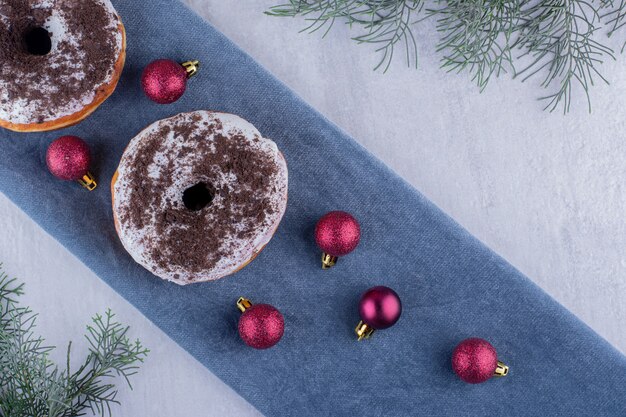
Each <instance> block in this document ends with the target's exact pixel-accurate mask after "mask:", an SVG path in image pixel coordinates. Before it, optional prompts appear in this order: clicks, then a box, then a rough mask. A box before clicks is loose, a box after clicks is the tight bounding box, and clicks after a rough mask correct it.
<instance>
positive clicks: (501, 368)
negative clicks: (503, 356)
mask: <svg viewBox="0 0 626 417" xmlns="http://www.w3.org/2000/svg"><path fill="white" fill-rule="evenodd" d="M508 374H509V367H508V366H507V365H505V364H504V363H502V362H500V361H498V366H496V370H495V371H494V373H493V376H497V377H502V376H507V375H508Z"/></svg>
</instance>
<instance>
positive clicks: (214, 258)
mask: <svg viewBox="0 0 626 417" xmlns="http://www.w3.org/2000/svg"><path fill="white" fill-rule="evenodd" d="M111 192H112V195H113V216H114V219H115V226H116V229H117V232H118V235H119V237H120V240H121V241H122V244H123V245H124V247H125V248H126V250H127V251H128V252H129V253H130V255H131V256H132V257H133V258H134V259H135V261H137V262H138V263H139V264H141V265H143V266H144V267H145V268H146V269H148V270H149V271H151V272H152V273H153V274H155V275H157V276H159V277H160V278H163V279H166V280H169V281H173V282H175V283H177V284H181V285H185V284H189V283H194V282H202V281H212V280H216V279H218V278H221V277H224V276H226V275H229V274H232V273H234V272H236V271H238V270H239V269H241V268H242V267H244V266H245V265H246V264H247V263H248V262H250V261H251V260H252V259H254V257H255V256H256V255H257V254H258V253H259V252H260V251H261V249H262V248H263V247H264V246H265V245H266V244H267V243H268V242H269V241H270V239H271V238H272V236H273V234H274V232H275V231H276V228H277V227H278V224H279V223H280V220H281V219H282V217H283V214H284V212H285V209H286V206H287V164H286V162H285V159H284V157H283V155H282V153H281V152H280V151H279V150H278V148H277V147H276V144H275V143H274V142H273V141H271V140H269V139H265V138H263V137H262V136H261V134H260V133H259V131H258V130H257V129H256V128H255V127H254V126H253V125H251V124H250V123H248V122H247V121H245V120H243V119H242V118H240V117H239V116H235V115H232V114H226V113H216V112H210V111H196V112H192V113H182V114H179V115H177V116H174V117H171V118H169V119H164V120H161V121H158V122H156V123H154V124H152V125H150V126H149V127H147V128H146V129H145V130H144V131H142V132H141V133H140V134H139V135H137V136H136V137H135V138H134V139H132V140H131V142H130V144H129V145H128V147H127V148H126V151H125V152H124V155H123V156H122V160H121V162H120V165H119V167H118V170H117V172H116V173H115V176H114V178H113V181H112V184H111Z"/></svg>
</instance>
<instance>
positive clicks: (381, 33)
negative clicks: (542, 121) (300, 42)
mask: <svg viewBox="0 0 626 417" xmlns="http://www.w3.org/2000/svg"><path fill="white" fill-rule="evenodd" d="M285 3H286V4H281V5H278V6H274V7H272V8H271V9H270V10H269V11H268V12H266V13H267V14H269V15H272V16H290V17H291V16H298V15H299V16H306V19H307V21H308V22H309V26H308V28H307V29H310V31H311V32H315V31H317V30H319V29H321V28H322V27H324V26H328V28H329V29H330V27H331V26H332V24H333V23H334V22H335V21H336V19H338V18H340V19H344V20H346V22H349V23H350V25H351V27H356V28H360V30H361V32H360V33H358V34H356V35H354V36H353V39H354V40H355V41H356V42H358V43H359V44H363V43H366V44H372V45H376V51H379V52H380V53H381V60H380V62H379V64H378V65H377V66H376V68H377V69H378V68H383V69H384V71H386V70H387V69H388V68H389V66H390V65H391V61H392V57H393V56H394V48H395V47H396V46H398V45H399V44H403V49H404V50H405V51H404V53H403V54H402V55H403V56H405V57H406V60H407V64H409V65H410V66H414V67H415V68H417V60H418V53H417V51H418V44H417V39H416V38H415V36H414V33H413V29H414V28H415V26H416V25H417V24H419V23H422V22H424V21H425V20H426V18H430V19H435V20H436V21H437V22H436V23H437V24H436V28H437V31H438V32H439V41H438V44H437V45H436V47H437V50H438V51H440V52H441V66H442V68H443V69H445V70H446V71H449V72H462V71H467V72H468V73H469V76H470V77H471V79H472V81H473V82H475V83H476V84H477V86H478V88H479V89H480V90H481V91H482V90H483V89H484V88H485V87H486V86H487V84H488V83H489V81H490V80H491V78H492V77H498V76H500V75H501V74H506V73H508V74H512V75H513V76H514V77H516V78H520V79H521V80H522V81H525V80H527V79H528V78H531V77H533V76H537V77H539V78H540V79H541V86H542V87H543V88H550V89H551V90H550V91H549V92H548V93H546V94H543V95H542V96H541V97H540V99H541V100H543V101H544V102H545V103H546V104H545V108H546V109H549V110H550V111H553V110H555V109H557V108H558V107H559V106H561V107H562V109H563V111H564V112H567V111H569V109H570V101H571V97H572V90H574V87H575V86H577V87H578V88H579V89H580V90H581V92H582V93H584V94H581V96H583V97H584V96H585V95H586V98H587V102H588V106H589V110H590V111H591V102H590V99H589V89H590V87H591V86H593V85H594V84H596V83H597V81H604V82H607V83H608V81H606V80H605V78H604V77H603V76H602V75H601V74H600V72H599V68H598V67H599V66H600V65H601V64H602V63H603V61H605V60H607V59H608V58H613V55H614V53H613V50H612V49H611V48H610V47H608V46H607V45H605V44H604V43H603V42H602V40H601V39H600V37H601V36H603V35H605V34H608V36H611V35H613V34H615V33H616V32H618V31H619V30H621V29H622V27H623V26H624V24H625V23H626V2H613V1H604V0H591V1H590V2H586V1H585V0H571V1H562V2H531V1H526V2H525V1H521V0H512V1H509V2H504V3H503V2H484V1H481V0H470V1H462V0H451V1H446V2H439V1H425V0H385V1H356V2H355V1H352V0H316V1H310V0H288V1H286V2H285ZM603 26H604V28H606V29H607V30H602V31H601V30H599V29H600V28H602V27H603ZM321 32H324V33H325V32H326V31H324V30H322V31H321ZM420 39H430V37H421V38H420ZM396 55H397V54H396ZM574 95H576V94H574Z"/></svg>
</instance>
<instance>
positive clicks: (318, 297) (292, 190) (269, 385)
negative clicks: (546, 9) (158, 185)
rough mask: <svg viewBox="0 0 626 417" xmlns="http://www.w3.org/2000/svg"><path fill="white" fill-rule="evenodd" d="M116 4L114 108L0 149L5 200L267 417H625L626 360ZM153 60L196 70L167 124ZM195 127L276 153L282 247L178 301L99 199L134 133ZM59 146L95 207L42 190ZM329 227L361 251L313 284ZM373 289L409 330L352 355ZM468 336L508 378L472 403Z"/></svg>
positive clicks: (330, 141)
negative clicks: (461, 366)
mask: <svg viewBox="0 0 626 417" xmlns="http://www.w3.org/2000/svg"><path fill="white" fill-rule="evenodd" d="M114 4H115V6H116V7H117V10H118V11H119V13H120V14H121V16H122V18H123V21H124V23H125V25H126V28H127V31H128V60H127V65H126V68H125V70H124V75H123V77H122V80H121V82H120V84H119V87H118V89H117V91H116V92H115V94H114V95H113V96H112V97H111V98H110V99H109V100H108V101H107V102H106V103H105V104H104V105H103V106H102V107H101V108H100V109H99V110H98V111H97V112H96V113H95V114H94V115H93V116H92V117H90V118H89V119H87V120H86V121H85V122H83V123H81V124H80V125H78V126H76V127H73V128H69V129H66V130H64V131H62V132H54V133H46V134H17V133H11V132H8V131H2V132H1V133H0V135H1V139H0V146H1V149H2V150H1V151H0V190H1V191H2V192H3V193H5V194H6V195H7V196H8V197H9V198H10V199H12V200H13V201H14V202H15V203H16V204H17V205H19V206H20V207H21V208H22V209H23V210H24V211H25V212H26V213H27V214H28V215H29V216H31V217H32V218H33V219H34V220H35V221H36V222H37V223H39V224H40V225H41V226H42V227H43V228H44V229H45V230H46V231H47V232H48V233H50V234H51V235H52V236H54V237H55V238H56V239H57V240H58V241H59V242H61V243H62V244H63V245H64V246H66V247H67V248H68V249H69V250H70V251H72V252H73V253H74V254H76V256H78V257H79V258H80V259H81V260H82V261H83V262H84V263H85V264H86V265H87V266H88V267H90V268H91V269H92V270H93V271H95V272H96V273H97V274H98V275H99V276H100V277H101V278H102V279H103V280H104V281H106V282H107V283H108V284H109V285H110V286H111V287H113V288H114V289H115V290H116V291H118V292H119V293H120V294H121V295H122V296H124V297H125V298H126V299H127V300H128V301H130V302H131V303H132V304H134V305H135V306H136V307H137V308H139V309H140V310H141V311H142V312H143V313H144V314H145V315H146V317H147V318H148V319H150V320H151V321H153V322H154V323H155V324H156V325H158V326H159V327H160V328H161V329H163V330H164V331H165V332H166V333H167V334H168V335H169V336H170V337H171V338H172V339H174V340H175V341H176V342H178V343H179V344H180V345H181V346H182V347H183V348H185V349H186V350H187V351H189V352H190V353H191V354H192V355H193V356H195V357H196V358H197V359H198V360H199V361H200V362H201V363H202V364H204V365H205V366H206V367H207V368H209V369H210V370H211V371H212V372H214V373H215V374H216V375H217V376H219V377H220V378H222V379H223V380H224V381H225V382H226V383H228V384H230V385H231V386H232V387H233V388H234V389H235V390H236V391H238V392H239V393H240V394H241V395H242V396H244V397H245V398H246V399H247V400H248V401H250V402H251V403H252V404H253V405H254V406H256V407H257V408H258V409H259V410H260V411H261V412H263V413H265V414H267V415H268V416H344V415H345V416H404V415H410V416H417V415H420V416H438V415H442V416H444V415H447V416H480V415H489V416H568V417H569V416H579V415H580V416H624V415H626V408H625V407H626V406H625V404H624V400H625V399H626V359H625V358H624V356H623V355H621V354H620V353H619V352H618V351H616V350H615V349H614V348H613V347H611V346H610V345H609V344H608V343H607V342H605V341H604V340H603V339H601V338H600V337H598V335H596V334H595V333H594V332H593V331H592V330H591V329H589V328H588V327H587V326H586V325H584V324H583V323H581V322H580V321H579V320H578V319H577V318H576V317H574V316H573V315H572V314H570V313H569V312H568V311H567V310H565V309H564V308H563V307H561V306H560V305H559V304H558V303H556V302H555V301H554V300H553V299H552V298H550V297H549V296H548V295H546V294H545V293H544V292H543V291H542V290H541V289H539V288H538V287H537V286H535V285H534V284H533V283H532V282H531V281H529V280H528V279H527V278H525V277H524V276H523V275H522V274H520V273H519V272H518V271H516V270H515V269H514V268H513V267H511V266H510V265H509V264H508V263H506V262H505V261H504V260H503V259H501V258H499V257H498V256H497V255H496V254H494V253H493V252H492V251H490V250H489V249H488V248H486V247H485V246H483V245H482V244H481V243H480V242H478V241H477V240H476V239H475V238H473V237H472V236H471V235H469V234H468V233H467V232H466V231H465V230H463V229H462V228H461V227H459V226H458V225H457V224H456V223H455V222H454V221H452V220H451V219H450V218H449V217H447V216H446V215H445V214H444V213H442V212H441V211H440V210H439V209H437V207H435V206H434V205H433V204H432V203H430V202H429V201H428V200H426V199H425V198H424V197H423V196H422V195H420V194H419V193H418V192H416V191H415V190H414V189H413V188H411V187H410V186H409V185H408V184H406V183H405V182H404V181H403V180H401V179H400V178H399V177H398V176H396V175H395V174H394V173H393V172H391V171H390V170H389V169H388V168H387V167H385V166H384V165H383V164H382V163H381V162H379V161H378V160H376V159H375V158H373V157H372V156H371V155H369V154H368V153H367V152H366V151H365V150H364V149H363V148H362V147H360V146H359V145H358V144H356V143H355V142H354V141H353V140H352V139H350V138H349V137H348V136H346V134H344V133H343V132H342V131H340V130H339V129H338V128H337V127H336V126H334V125H333V124H332V123H330V122H329V121H328V120H326V119H324V117H322V116H320V114H318V113H317V112H316V111H315V110H313V109H312V108H311V107H309V106H308V105H307V104H305V103H303V102H302V101H301V100H300V99H299V98H298V97H297V96H296V95H294V93H293V92H291V91H289V90H288V89H287V88H286V87H285V86H284V85H283V84H281V83H280V82H278V81H277V80H276V79H274V78H273V77H272V76H271V75H270V74H268V73H267V72H266V71H264V70H263V69H262V68H261V67H260V66H259V65H258V64H256V63H255V62H254V61H253V60H252V59H251V58H250V57H249V56H247V55H246V54H244V53H243V52H242V51H240V50H239V49H238V48H237V47H236V46H235V45H233V44H232V43H231V42H230V41H228V40H227V39H226V38H224V36H222V35H221V34H220V33H218V32H217V31H216V30H215V29H214V28H212V27H211V26H210V25H209V24H207V23H205V22H204V21H202V20H201V19H200V18H199V17H197V16H196V15H195V14H193V13H192V12H191V11H189V10H187V9H186V8H185V7H184V6H183V5H182V4H180V3H179V2H178V1H176V0H133V1H123V0H114ZM161 57H167V58H172V59H176V60H179V61H183V60H187V59H191V58H194V59H199V60H200V61H201V62H202V64H203V67H202V69H201V72H200V74H199V75H198V76H197V77H195V78H194V79H192V80H191V81H190V85H189V90H188V91H187V93H186V95H185V96H184V97H183V98H182V99H181V100H180V101H179V102H177V103H176V104H174V105H170V106H161V105H157V104H153V103H151V102H150V101H148V100H147V99H146V98H145V96H144V95H143V93H142V91H141V89H140V82H139V80H140V74H141V71H142V69H143V68H144V66H145V65H146V64H147V63H149V62H150V61H152V60H153V59H156V58H161ZM196 109H213V110H220V111H226V112H231V113H236V114H238V115H241V116H242V117H244V118H245V119H247V120H249V121H251V122H252V123H253V124H254V125H256V126H257V127H258V129H259V130H260V131H261V132H262V133H263V134H264V135H265V136H266V137H269V138H272V139H273V140H275V141H276V142H277V144H278V146H279V147H280V149H281V150H282V151H283V153H284V154H285V157H286V159H287V161H288V164H289V170H290V171H289V174H290V187H289V205H288V208H287V213H286V215H285V218H284V220H283V222H282V224H281V226H280V228H279V229H278V232H277V233H276V235H275V237H274V239H273V240H272V241H271V242H270V244H269V245H268V247H267V248H266V249H265V250H264V251H263V252H262V253H261V255H260V256H259V257H258V258H257V259H256V260H255V261H253V262H252V263H251V264H250V265H249V266H248V267H246V268H245V269H244V270H242V271H241V272H239V273H238V274H236V275H235V276H231V277H228V278H225V279H223V280H220V281H218V282H214V283H207V284H198V285H192V286H187V287H179V286H177V285H174V284H171V283H167V282H164V281H161V280H160V279H158V278H156V277H154V276H152V275H151V274H150V273H148V272H147V271H146V270H144V269H143V268H141V267H140V266H139V265H137V264H136V263H134V262H133V260H132V259H131V257H130V256H129V255H128V254H127V253H126V252H125V251H124V249H123V247H122V245H121V244H120V242H119V240H118V238H117V236H116V233H115V229H114V226H113V219H112V213H111V196H110V193H109V189H108V181H109V180H110V179H111V177H112V175H113V173H114V171H115V169H116V166H117V163H118V161H119V159H120V157H121V155H122V152H123V150H124V147H125V146H126V144H127V143H128V142H129V140H130V139H131V138H132V137H133V136H134V135H135V134H137V133H138V132H139V131H140V130H141V129H142V128H143V127H145V126H146V125H148V124H149V123H151V122H153V121H155V120H157V119H160V118H164V117H167V116H171V115H173V114H175V113H178V112H182V111H190V110H196ZM61 134H75V135H78V136H81V137H83V138H85V139H86V140H87V141H88V142H89V143H90V145H91V146H92V150H93V154H94V159H95V163H94V166H93V169H92V171H93V173H94V174H95V175H96V176H97V177H98V178H99V180H100V186H99V188H98V189H97V190H96V191H94V192H92V193H89V192H87V191H85V190H84V189H82V188H81V187H80V186H78V185H77V184H72V183H65V182H61V181H59V180H57V179H55V178H54V177H52V175H50V174H49V173H48V172H47V169H46V167H45V159H44V158H45V151H46V148H47V146H48V144H49V143H50V142H51V140H52V139H53V138H55V137H58V136H59V135H61ZM459 198H463V196H459ZM330 210H345V211H348V212H351V213H352V214H354V215H355V217H357V218H358V219H359V220H360V222H361V225H362V230H363V236H362V241H361V244H360V246H359V247H358V248H357V250H356V251H355V252H354V253H352V254H350V255H349V256H346V257H344V258H342V259H340V262H339V264H338V265H337V266H336V267H335V268H333V269H331V270H328V271H323V270H322V269H321V268H320V258H319V257H320V252H319V250H318V249H317V248H316V246H315V243H314V240H313V229H314V226H315V223H316V221H317V219H318V218H319V217H320V216H321V215H323V214H324V213H325V212H327V211H330ZM374 285H386V286H389V287H392V288H394V289H395V290H396V291H397V292H398V294H399V295H400V297H401V298H402V300H403V305H404V311H403V315H402V317H401V318H400V321H399V322H398V323H397V324H396V325H395V326H394V327H392V328H390V329H388V330H385V331H380V332H377V333H376V334H375V335H374V337H373V338H372V339H371V340H368V341H365V342H357V341H356V338H355V335H354V330H353V329H354V326H355V325H356V323H357V322H358V320H359V317H358V313H357V302H358V299H359V296H360V294H361V293H362V292H363V291H364V290H365V289H367V288H369V287H371V286H374ZM241 295H243V296H246V297H249V298H250V299H252V301H253V302H259V303H260V302H265V303H270V304H273V305H275V306H276V307H277V308H279V309H280V310H281V311H282V312H283V314H284V315H285V320H286V331H285V336H284V338H283V339H282V341H281V342H280V343H279V344H278V345H277V346H275V347H274V348H272V349H269V350H266V351H256V350H254V349H251V348H248V347H246V346H245V345H244V344H243V343H242V342H241V341H240V339H239V337H238V335H237V330H236V327H237V326H236V324H237V320H238V317H239V312H238V310H237V309H236V308H235V304H234V303H235V301H236V299H237V297H239V296H241ZM470 336H479V337H483V338H486V339H488V340H489V341H490V342H491V343H492V344H493V345H494V346H495V347H496V349H497V350H498V354H499V357H500V358H501V360H503V361H504V362H506V363H507V364H508V365H510V367H511V370H510V373H509V376H507V377H505V378H500V379H497V380H490V381H488V382H486V383H484V384H480V385H468V384H465V383H463V382H461V381H460V380H459V378H457V377H456V375H455V374H454V373H453V372H452V370H451V366H450V356H451V352H452V350H453V348H454V346H455V345H456V344H457V343H458V342H459V341H460V340H462V339H464V338H466V337H470ZM180 383H183V384H184V381H180Z"/></svg>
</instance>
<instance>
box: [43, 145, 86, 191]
mask: <svg viewBox="0 0 626 417" xmlns="http://www.w3.org/2000/svg"><path fill="white" fill-rule="evenodd" d="M90 163H91V154H90V152H89V146H88V145H87V144H86V143H85V141H84V140H82V139H81V138H79V137H78V136H61V137H60V138H58V139H57V140H55V141H54V142H52V143H51V144H50V146H49V147H48V151H47V152H46V164H47V165H48V169H49V170H50V172H51V173H52V175H54V176H55V177H57V178H59V179H61V180H65V181H78V182H79V183H80V185H82V186H83V187H85V188H86V189H88V190H89V191H93V190H94V189H95V188H96V186H97V185H98V184H97V183H96V180H95V179H94V177H93V175H92V174H91V173H90V172H89V171H88V170H89V164H90Z"/></svg>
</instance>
